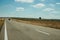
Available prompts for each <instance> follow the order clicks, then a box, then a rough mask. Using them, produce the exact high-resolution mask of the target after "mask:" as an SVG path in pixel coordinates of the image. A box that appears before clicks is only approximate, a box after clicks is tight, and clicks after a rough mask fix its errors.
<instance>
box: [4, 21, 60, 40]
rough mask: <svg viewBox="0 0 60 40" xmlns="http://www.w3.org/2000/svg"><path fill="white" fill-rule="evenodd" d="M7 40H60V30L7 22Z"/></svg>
mask: <svg viewBox="0 0 60 40" xmlns="http://www.w3.org/2000/svg"><path fill="white" fill-rule="evenodd" d="M5 28H6V30H5V31H6V33H5V37H6V39H7V40H60V30H58V29H53V28H46V27H42V26H36V25H31V24H26V23H22V22H16V21H14V20H10V21H9V20H6V21H5Z"/></svg>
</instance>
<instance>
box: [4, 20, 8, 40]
mask: <svg viewBox="0 0 60 40" xmlns="http://www.w3.org/2000/svg"><path fill="white" fill-rule="evenodd" d="M4 26H5V37H4V38H5V39H4V40H8V36H7V29H6V20H5V25H4Z"/></svg>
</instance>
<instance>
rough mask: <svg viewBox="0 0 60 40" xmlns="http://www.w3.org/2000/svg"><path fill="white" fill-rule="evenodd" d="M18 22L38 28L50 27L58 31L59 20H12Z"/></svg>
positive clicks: (59, 26) (59, 27)
mask: <svg viewBox="0 0 60 40" xmlns="http://www.w3.org/2000/svg"><path fill="white" fill-rule="evenodd" d="M14 20H16V21H18V22H23V23H29V24H33V25H38V26H44V27H50V28H56V29H60V20H28V19H26V20H25V19H14Z"/></svg>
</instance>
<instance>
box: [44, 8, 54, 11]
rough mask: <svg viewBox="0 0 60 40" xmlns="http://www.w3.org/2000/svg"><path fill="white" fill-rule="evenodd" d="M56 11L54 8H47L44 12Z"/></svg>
mask: <svg viewBox="0 0 60 40" xmlns="http://www.w3.org/2000/svg"><path fill="white" fill-rule="evenodd" d="M54 10H55V9H53V8H46V9H44V10H43V11H46V12H51V11H54Z"/></svg>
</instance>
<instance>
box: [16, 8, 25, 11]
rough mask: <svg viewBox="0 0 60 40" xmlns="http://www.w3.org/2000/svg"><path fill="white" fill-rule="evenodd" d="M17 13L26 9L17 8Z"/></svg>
mask: <svg viewBox="0 0 60 40" xmlns="http://www.w3.org/2000/svg"><path fill="white" fill-rule="evenodd" d="M16 11H18V12H20V11H24V8H23V7H17V8H16Z"/></svg>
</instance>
